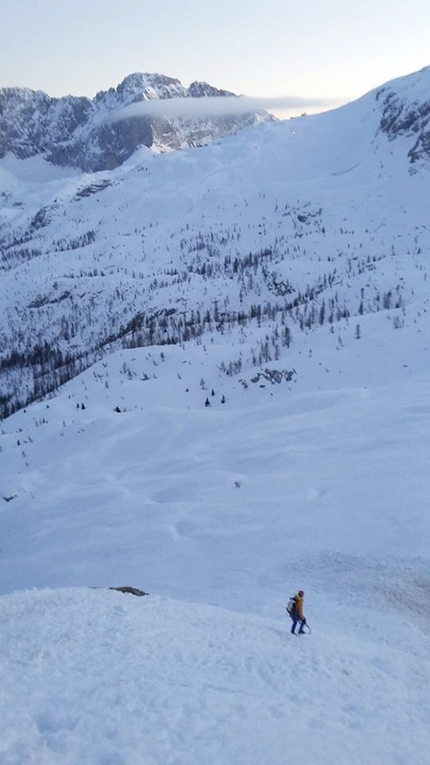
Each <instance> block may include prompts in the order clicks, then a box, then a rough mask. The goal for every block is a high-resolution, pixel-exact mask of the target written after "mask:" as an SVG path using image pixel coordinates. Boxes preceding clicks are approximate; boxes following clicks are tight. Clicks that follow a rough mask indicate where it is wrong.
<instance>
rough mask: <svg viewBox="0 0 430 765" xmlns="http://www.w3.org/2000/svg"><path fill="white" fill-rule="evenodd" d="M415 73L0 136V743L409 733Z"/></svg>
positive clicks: (24, 746)
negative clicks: (53, 141)
mask: <svg viewBox="0 0 430 765" xmlns="http://www.w3.org/2000/svg"><path fill="white" fill-rule="evenodd" d="M429 92H430V70H429V69H425V70H423V71H422V72H419V73H417V74H414V75H411V76H409V77H406V78H402V79H401V80H397V81H395V82H392V83H388V84H387V85H385V86H383V88H380V89H378V90H376V91H374V92H372V93H370V94H368V95H366V96H364V97H363V98H362V99H360V100H359V101H357V102H355V103H352V104H349V105H348V106H346V107H344V108H342V109H339V110H336V111H333V112H329V113H327V114H323V115H319V116H315V117H304V118H300V119H295V120H290V121H288V122H285V123H274V124H267V125H263V126H259V127H254V128H251V129H249V130H246V131H243V132H241V133H240V134H237V135H235V136H234V137H229V138H227V139H225V140H223V141H221V142H217V143H216V144H212V145H210V146H207V147H204V148H200V149H198V150H194V149H190V150H186V151H183V152H176V153H172V154H169V155H164V156H160V155H154V153H153V152H151V151H150V150H149V149H141V150H139V151H138V152H137V153H135V154H134V155H133V156H132V157H131V158H130V159H129V160H128V161H127V162H126V163H124V164H123V166H122V167H120V168H117V169H116V170H115V171H112V172H107V171H103V172H101V173H96V174H82V173H80V172H76V171H70V170H67V171H65V170H63V169H61V168H58V167H54V166H52V165H49V164H48V163H46V162H45V161H44V160H43V159H42V158H41V157H33V158H27V159H25V160H18V159H16V158H14V157H12V156H10V155H8V157H6V158H5V159H3V160H2V161H1V167H0V193H1V203H2V207H1V212H0V215H1V225H2V237H3V241H2V269H3V270H2V276H1V279H2V292H1V303H0V309H1V314H0V331H1V335H0V343H1V351H2V363H1V367H2V369H1V371H2V378H1V385H2V389H1V390H2V396H3V399H2V403H3V407H4V414H8V413H9V412H10V410H11V409H12V408H14V407H20V410H19V411H16V412H15V413H14V414H12V415H10V416H8V417H6V419H4V421H3V422H2V425H1V436H0V439H1V440H0V593H1V597H0V623H1V625H2V627H1V629H0V675H1V677H2V690H3V694H2V696H1V699H0V721H1V722H0V762H1V765H17V763H24V762H25V763H26V765H27V764H28V765H65V763H70V765H75V763H77V762H79V763H81V762H88V763H91V765H107V763H115V765H117V764H118V765H141V764H142V763H145V765H146V763H148V765H149V763H151V764H152V763H154V765H155V763H163V765H202V763H211V765H212V763H222V764H223V765H236V763H246V765H261V763H270V765H286V763H289V762H290V761H291V762H292V761H293V760H294V761H295V760H296V759H297V757H302V758H303V759H305V760H307V761H309V762H310V763H316V764H317V765H333V763H345V765H346V764H347V765H362V763H363V762H365V763H366V765H393V763H398V764H399V765H400V764H401V763H402V764H403V763H413V764H414V765H426V764H427V760H428V751H429V745H430V734H429V725H428V719H429V715H430V705H429V694H428V681H429V677H430V651H429V639H428V638H429V634H430V621H429V620H430V611H429V599H428V595H429V592H430V561H429V551H428V539H429V533H430V526H429V513H428V495H429V481H428V454H429V448H430V443H429V434H430V406H429V401H428V398H429V395H428V391H429V385H430V370H429V363H428V353H429V349H428V339H429V336H430V311H429V286H428V263H429V259H428V256H429V251H430V231H429V227H428V216H429V206H428V199H429V187H430V166H429V159H428V156H427V153H426V151H425V145H426V130H427V127H426V124H425V121H426V116H425V111H426V108H427V107H426V104H427V103H428V94H429ZM390 110H392V111H391V113H390V119H388V115H389V112H390ZM408 115H409V117H408ZM79 370H82V371H81V373H80V374H77V373H78V372H79ZM62 381H67V382H66V383H65V384H64V385H62V386H61V387H60V388H58V387H57V386H58V384H59V383H61V382H62ZM48 391H51V393H49V394H48V395H47V396H46V397H45V398H44V399H41V400H39V401H36V402H34V403H32V404H31V405H28V406H27V405H25V404H26V402H28V400H30V399H32V398H34V397H35V396H36V397H37V396H40V395H41V394H43V393H47V392H48ZM121 585H130V586H133V587H138V588H140V589H142V590H145V591H146V592H149V593H150V594H149V595H148V596H147V597H142V598H134V597H133V596H132V595H126V594H122V593H120V592H116V591H112V590H110V589H109V588H110V587H118V586H121ZM301 587H302V588H303V589H304V590H305V593H306V594H305V615H306V617H307V619H308V622H309V624H310V626H311V627H312V634H311V635H307V636H306V637H303V638H298V637H293V636H292V635H291V634H290V632H289V630H290V623H289V621H288V620H286V615H285V610H284V604H285V602H286V600H287V599H288V597H289V596H290V595H292V594H293V593H294V592H295V591H297V590H298V589H299V588H301Z"/></svg>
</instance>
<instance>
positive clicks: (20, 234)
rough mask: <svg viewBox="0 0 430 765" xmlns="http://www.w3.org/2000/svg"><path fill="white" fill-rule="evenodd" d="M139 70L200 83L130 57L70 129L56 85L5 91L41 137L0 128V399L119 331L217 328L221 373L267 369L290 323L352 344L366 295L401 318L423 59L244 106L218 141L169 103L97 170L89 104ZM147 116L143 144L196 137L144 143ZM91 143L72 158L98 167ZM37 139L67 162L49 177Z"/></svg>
mask: <svg viewBox="0 0 430 765" xmlns="http://www.w3.org/2000/svg"><path fill="white" fill-rule="evenodd" d="M150 77H153V78H155V77H156V78H157V80H156V81H155V79H154V80H152V81H151V82H152V87H153V88H158V90H157V93H158V97H159V98H167V97H169V98H172V97H175V96H177V95H182V96H184V97H187V98H188V97H190V96H191V97H193V93H192V92H191V91H192V90H193V88H194V90H195V91H196V92H195V93H194V96H195V97H204V96H205V94H206V95H213V93H212V91H210V90H207V88H209V86H203V85H202V84H200V85H199V86H198V85H197V84H194V86H191V87H190V88H189V89H188V91H187V92H186V93H184V92H183V91H181V88H182V86H181V85H180V83H179V82H178V81H177V80H171V79H170V78H162V77H159V76H155V75H133V76H131V77H130V78H127V79H126V80H125V81H124V83H122V85H121V86H119V87H118V88H117V89H116V90H111V91H108V92H107V93H102V94H98V96H97V97H96V98H95V99H94V101H92V102H88V103H89V104H90V105H88V103H87V100H85V99H84V100H83V101H84V102H85V103H82V104H81V105H80V107H79V109H78V113H79V114H81V113H82V114H83V115H84V116H85V115H86V116H85V120H84V123H83V122H81V123H80V127H79V129H78V127H77V122H76V120H77V117H76V115H75V116H74V117H73V116H72V115H73V114H74V109H75V106H76V108H78V107H77V105H76V104H74V102H73V100H72V101H71V102H69V107H68V108H67V109H66V111H65V114H67V115H68V119H66V118H64V120H60V122H61V124H63V121H64V125H65V126H66V127H67V126H69V127H68V128H67V129H68V130H69V133H68V135H69V138H67V140H66V138H65V133H64V132H61V131H60V128H59V123H58V124H57V122H54V123H50V122H49V119H50V115H51V117H52V115H53V114H54V113H55V114H56V115H57V118H58V119H59V115H61V114H63V106H64V104H63V101H62V100H61V99H60V100H59V101H58V102H57V104H56V109H55V110H54V109H53V110H52V111H51V106H50V104H51V101H50V100H49V99H48V102H46V101H45V99H47V98H48V97H47V96H44V94H34V93H32V92H31V91H13V93H12V96H11V95H10V93H9V95H8V97H11V98H12V100H11V101H10V103H9V106H8V107H7V109H5V108H3V117H2V119H3V120H5V119H11V116H10V115H12V114H18V115H20V119H21V117H22V115H23V114H24V112H25V109H24V108H23V107H22V108H23V111H22V112H21V111H20V109H21V106H22V103H25V99H28V113H29V115H30V116H31V115H33V116H34V113H35V111H34V110H35V108H36V106H35V104H38V106H37V108H38V109H39V111H40V114H42V113H43V120H42V117H40V120H41V122H40V125H39V129H40V131H42V127H41V125H42V126H43V130H44V131H45V136H46V142H45V144H43V146H42V149H43V156H39V155H38V154H37V152H39V151H40V150H41V149H40V147H41V144H40V142H39V144H38V140H39V138H38V137H37V136H39V133H38V134H37V135H36V134H35V133H34V131H35V127H34V125H35V124H36V122H37V121H36V122H34V124H33V123H32V121H31V119H30V120H29V122H28V124H27V126H26V127H24V125H22V129H21V128H19V129H18V127H17V125H18V126H19V125H21V123H20V122H19V120H18V122H17V123H16V124H15V132H14V128H13V124H12V122H11V123H9V122H8V127H7V129H5V128H4V127H3V128H2V133H1V135H2V138H1V141H3V143H2V147H3V149H2V151H6V148H5V147H6V143H5V142H6V139H7V140H8V141H9V142H10V141H12V143H9V144H7V145H8V147H9V148H8V149H7V156H5V157H4V159H3V160H0V184H1V185H0V195H1V196H0V223H1V240H0V258H1V260H0V267H1V280H2V299H1V302H0V412H1V416H2V417H5V416H8V415H9V414H11V413H12V412H13V411H15V410H16V409H18V408H20V407H22V406H25V405H26V404H27V403H29V402H30V401H33V400H35V399H39V398H41V397H43V396H46V395H47V394H50V393H52V392H54V391H55V390H56V388H58V386H60V385H62V384H63V383H64V382H66V381H67V380H69V379H70V378H71V377H74V376H75V375H77V374H78V373H79V372H81V371H82V370H84V369H85V368H87V367H88V366H89V365H91V364H93V363H94V362H95V361H98V360H99V359H100V358H101V357H102V356H103V355H104V354H106V353H110V352H112V351H114V350H117V349H119V348H135V347H140V346H150V345H168V344H178V343H180V344H186V343H206V344H207V343H208V342H210V339H211V338H214V337H216V338H217V340H219V341H220V342H222V343H224V344H225V346H226V358H225V361H223V363H221V364H220V366H219V370H220V374H226V375H229V376H232V375H235V374H238V373H239V372H240V373H241V374H242V375H243V374H245V375H246V374H247V375H248V379H260V378H259V375H260V376H263V377H264V379H270V380H273V379H275V378H276V376H277V375H276V370H274V369H272V370H271V369H270V368H269V369H268V366H267V365H269V367H270V364H272V363H273V365H274V366H276V368H278V369H279V368H283V369H291V365H289V363H288V356H289V353H290V348H291V346H292V345H293V346H295V347H296V348H300V342H301V340H300V338H301V337H304V335H307V334H309V333H315V343H316V344H317V343H318V332H320V331H323V332H327V331H329V332H331V333H332V334H333V335H334V336H335V338H336V342H337V347H338V348H339V350H341V349H342V347H343V339H342V338H343V333H344V332H345V331H346V330H345V327H347V326H348V325H349V324H351V331H352V332H353V336H354V337H355V338H356V339H357V340H359V339H360V340H363V342H365V336H364V337H363V332H362V326H361V324H362V321H363V318H362V317H364V316H365V315H366V314H370V313H377V312H386V314H387V318H388V319H390V321H391V322H392V326H393V328H394V329H400V328H401V327H402V325H403V323H404V321H405V320H407V311H408V306H410V305H412V304H413V300H414V297H413V286H412V274H416V272H417V269H421V270H423V274H422V276H423V280H425V279H426V272H425V268H424V266H423V264H422V253H423V252H425V251H427V250H428V249H429V245H430V238H429V232H428V229H427V228H426V226H425V225H423V214H424V206H425V200H426V199H428V183H429V151H428V147H429V145H430V144H429V138H428V136H429V131H428V121H429V119H430V106H429V102H428V98H427V93H428V92H429V89H430V70H429V69H425V70H423V71H422V72H419V73H417V74H415V75H410V77H407V78H403V79H401V80H398V81H395V82H394V83H390V84H388V85H386V86H384V87H383V88H380V89H378V90H376V91H374V92H372V93H370V94H368V95H367V96H365V97H363V98H362V99H360V100H359V101H357V102H354V103H352V104H349V105H347V106H345V107H343V108H341V109H338V110H336V111H332V112H327V113H326V114H321V115H315V116H313V117H301V118H299V119H297V120H289V121H285V122H278V121H274V122H273V121H271V120H270V119H269V120H268V121H267V120H266V118H265V117H264V115H248V116H244V118H243V121H242V122H241V121H240V120H239V121H236V122H235V125H234V127H233V126H232V125H231V124H230V132H233V133H235V135H233V136H230V137H227V138H224V139H223V140H222V141H220V140H214V139H218V138H219V137H220V133H219V132H218V129H215V128H214V127H213V124H212V123H211V121H203V120H200V121H198V122H197V123H189V124H187V125H184V123H183V122H181V121H179V122H175V121H173V122H172V123H171V126H170V127H171V128H172V130H173V133H171V132H170V128H169V130H167V129H166V126H164V127H163V126H161V125H160V124H158V125H157V126H154V125H152V126H151V130H152V139H151V140H152V143H151V142H150V143H149V144H146V149H144V150H140V151H138V152H137V153H136V154H135V155H134V156H133V159H132V160H131V161H129V162H127V163H126V165H122V166H121V165H120V162H121V161H122V160H123V159H124V158H125V155H126V154H127V152H131V153H132V152H134V151H135V149H136V145H135V144H133V143H131V144H130V145H129V148H128V149H127V152H125V154H124V155H122V154H116V155H115V159H112V166H113V167H114V169H112V170H109V169H106V166H108V165H109V162H107V160H106V157H107V156H108V154H109V151H110V149H109V151H108V149H106V152H107V153H106V154H104V153H103V151H100V147H101V144H100V141H99V139H98V138H97V140H96V138H95V137H94V136H93V138H94V140H93V139H91V140H89V138H88V136H89V135H90V134H89V133H88V134H87V133H86V132H85V131H86V130H87V128H88V129H90V128H91V130H92V129H93V128H92V127H91V125H92V126H93V127H94V126H95V124H96V122H97V120H96V118H95V111H94V110H95V109H97V108H101V105H103V109H104V110H105V112H106V113H107V112H108V111H109V109H114V107H115V108H118V105H124V104H127V103H129V102H131V101H132V100H133V99H134V100H136V98H137V96H136V93H137V92H139V93H140V96H142V92H143V91H142V88H143V81H144V82H145V86H147V85H148V78H150ZM139 88H140V90H139ZM217 92H218V93H219V94H222V95H225V91H217ZM130 93H131V94H132V95H131V96H130V100H128V99H129V95H130ZM187 94H188V95H187ZM2 98H3V99H4V98H5V91H3V92H2ZM14 99H15V100H14ZM20 99H24V101H23V102H22V103H21V101H20ZM18 102H19V103H21V106H19V108H18V106H17V108H16V110H15V111H14V110H13V109H12V107H11V104H13V103H15V104H17V103H18ZM2 103H3V106H4V102H2ZM42 105H44V106H43V108H42ZM7 115H9V117H7ZM40 120H39V121H40ZM92 120H93V121H92ZM265 120H266V123H267V124H263V125H260V124H257V123H259V122H261V121H263V122H264V121H265ZM250 121H251V123H252V124H253V127H252V129H250V130H242V129H241V128H243V127H246V126H247V125H249V124H250ZM3 124H4V123H3ZM118 124H121V123H118ZM220 124H221V123H220ZM32 125H33V127H32ZM73 125H75V128H76V129H74V130H72V129H71V126H72V127H73ZM84 128H85V129H84ZM64 129H66V128H64ZM142 129H143V128H142ZM220 129H221V128H220ZM224 129H225V124H224V128H223V130H224ZM154 130H158V131H159V132H158V133H157V135H158V138H157V141H158V145H160V144H159V142H160V141H161V136H162V135H163V136H164V139H165V141H168V140H170V139H171V138H172V135H173V134H175V135H176V136H180V140H179V138H178V141H177V142H176V144H175V147H176V148H177V147H178V146H180V147H181V148H183V147H187V146H190V144H191V142H192V141H191V139H190V138H189V137H190V136H191V135H194V136H195V135H196V132H195V131H197V130H198V131H203V132H201V135H203V134H204V135H205V136H206V138H205V141H204V142H206V143H208V142H209V139H210V140H211V141H212V144H211V145H208V146H206V147H205V148H201V149H197V148H196V149H192V150H188V151H180V152H172V151H170V153H168V154H165V155H163V156H159V155H157V153H156V152H155V145H154V135H155V133H154ZM163 130H164V133H163ZM187 130H188V133H187V132H186V131H187ZM70 131H71V132H70ZM72 134H73V135H72ZM100 135H101V134H100ZM185 135H188V138H187V139H186V140H185V139H184V136H185ZM5 136H6V137H5ZM70 136H72V137H71V138H70ZM79 136H80V138H79V141H81V143H80V144H79V141H78V142H76V141H77V138H78V137H79ZM39 137H40V136H39ZM36 139H37V140H36ZM48 139H49V140H48ZM54 139H55V140H54ZM164 139H163V140H164ZM40 140H41V139H40ZM175 140H176V139H175ZM193 140H194V139H193ZM196 143H197V142H196ZM72 145H73V147H74V148H73V149H72V148H71V147H72ZM78 145H80V146H81V148H82V150H83V151H84V150H85V152H87V153H86V154H85V156H86V159H85V161H84V160H82V161H81V159H79V161H78V154H76V153H75V151H77V149H76V147H77V146H78ZM12 146H13V148H11V147H12ZM55 146H56V147H57V149H58V152H60V149H61V150H64V152H63V153H62V154H61V152H60V153H59V154H58V155H57V154H56V153H55ZM104 146H105V147H106V146H107V144H106V145H105V144H104ZM167 146H168V144H167V143H165V144H164V148H166V147H167ZM172 146H173V144H172ZM172 146H170V148H172ZM133 147H134V148H133ZM88 152H90V154H88ZM12 153H15V157H13V158H12V159H11V156H12ZM90 155H91V157H92V159H91V161H90V160H89V159H88V157H89V156H90ZM80 156H81V158H82V156H83V155H80ZM102 156H104V159H103V163H104V164H103V168H104V169H103V171H102V172H98V173H94V174H88V173H87V174H82V172H81V171H80V170H76V167H77V166H78V167H79V168H81V167H91V168H92V169H95V168H97V167H99V164H98V163H99V162H101V157H102ZM111 156H113V155H111ZM129 156H130V155H129ZM55 157H57V159H58V157H61V161H60V164H67V163H70V165H72V166H73V167H74V168H75V170H74V171H71V170H69V169H68V170H67V172H64V173H62V174H61V173H60V175H58V173H59V171H58V168H55V167H53V165H52V163H53V162H54V161H57V160H56V159H55ZM18 158H19V159H18ZM47 160H49V164H48V163H47ZM88 162H89V165H86V164H85V163H88ZM106 162H107V164H106ZM35 163H36V164H35ZM42 165H43V172H42V171H41V166H42ZM118 165H119V166H118ZM28 168H30V169H31V172H32V175H31V177H29V176H26V173H29V169H28ZM48 171H49V172H48ZM38 173H39V176H40V177H38V176H37V174H38ZM49 173H51V175H49ZM426 194H427V196H426ZM414 278H415V277H414ZM348 331H349V330H348ZM275 362H276V364H275ZM298 374H300V369H299V370H298ZM281 377H282V376H281ZM282 379H284V378H282ZM285 379H286V378H285Z"/></svg>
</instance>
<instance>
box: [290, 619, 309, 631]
mask: <svg viewBox="0 0 430 765" xmlns="http://www.w3.org/2000/svg"><path fill="white" fill-rule="evenodd" d="M298 624H300V629H299V635H300V634H303V632H304V629H303V627H304V626H305V624H306V622H305V620H304V619H301V618H300V616H295V617H294V619H293V624H292V626H291V632H292V633H293V635H294V633H295V631H296V627H297V625H298Z"/></svg>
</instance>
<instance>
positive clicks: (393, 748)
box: [0, 589, 430, 765]
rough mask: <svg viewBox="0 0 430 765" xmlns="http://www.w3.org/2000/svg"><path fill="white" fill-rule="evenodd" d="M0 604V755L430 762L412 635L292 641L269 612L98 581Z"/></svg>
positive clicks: (424, 653)
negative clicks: (121, 589) (93, 586)
mask: <svg viewBox="0 0 430 765" xmlns="http://www.w3.org/2000/svg"><path fill="white" fill-rule="evenodd" d="M0 607H1V618H2V623H3V624H4V625H5V626H4V629H2V643H1V649H2V650H1V654H0V664H1V671H2V677H3V681H2V696H3V698H4V701H3V703H2V707H1V729H2V737H1V743H0V756H1V762H2V765H3V764H4V765H12V763H13V765H15V764H16V763H24V762H25V763H29V765H36V764H37V765H40V764H41V763H64V765H75V763H78V762H79V763H85V764H86V763H88V764H89V763H94V764H95V765H99V764H100V765H102V763H103V765H107V763H112V764H113V763H115V765H141V763H145V764H146V763H147V764H148V765H155V764H157V765H161V763H163V764H164V765H173V764H174V763H175V764H178V765H179V764H180V765H185V763H187V764H188V763H212V762H217V763H236V762H241V763H261V762H267V763H273V764H274V765H285V764H286V763H293V762H295V761H296V760H297V756H298V754H299V755H300V756H301V757H303V758H304V759H307V760H308V761H310V762H315V763H321V765H326V764H327V765H328V764H329V763H330V765H331V763H333V762H342V763H344V762H345V763H346V762H348V763H351V765H355V764H357V765H358V764H359V763H362V762H363V761H364V760H363V757H364V758H365V761H366V762H371V763H408V762H411V761H413V762H414V763H417V765H418V763H425V762H426V761H427V760H426V757H427V754H426V749H427V747H428V717H429V713H430V708H429V707H430V702H429V696H428V675H427V674H426V672H427V671H428V668H429V667H428V650H427V646H426V642H427V641H426V640H424V638H423V636H421V639H419V638H418V636H415V640H414V650H413V651H411V650H410V646H408V645H407V644H406V645H404V646H403V647H402V646H401V645H398V646H396V647H394V646H393V641H391V640H389V639H388V640H384V639H383V638H382V637H379V638H378V639H376V638H375V635H372V633H371V632H370V633H369V634H368V635H367V636H366V634H362V635H360V639H359V640H358V639H357V636H354V635H352V634H349V635H345V634H344V633H343V631H341V633H340V634H339V630H338V629H337V628H336V626H335V625H334V624H333V625H331V626H329V625H325V626H324V627H323V628H322V629H321V627H319V628H318V632H317V633H314V634H313V635H312V636H311V637H310V638H306V637H303V638H293V637H291V640H289V639H287V638H286V635H285V625H284V624H283V623H282V621H281V620H280V619H279V618H278V619H275V618H273V617H272V618H268V617H264V618H263V617H260V616H256V615H252V614H248V615H244V614H238V613H233V612H231V611H226V610H223V609H219V608H214V607H210V606H205V605H191V604H188V603H187V604H185V603H180V602H177V601H172V600H169V599H167V598H162V597H158V596H151V597H148V598H134V597H133V596H132V595H122V594H121V593H117V592H106V591H103V590H82V589H75V590H40V591H36V592H23V593H16V594H13V595H8V596H4V597H3V598H2V600H1V603H0ZM11 625H13V628H12V627H11ZM405 637H406V635H405ZM11 699H13V700H14V704H13V705H11V704H10V700H11Z"/></svg>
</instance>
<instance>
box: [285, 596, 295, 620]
mask: <svg viewBox="0 0 430 765" xmlns="http://www.w3.org/2000/svg"><path fill="white" fill-rule="evenodd" d="M286 609H287V613H288V615H289V616H291V618H292V619H295V617H296V614H297V601H296V597H295V596H293V597H292V598H290V599H289V601H288V605H287V606H286Z"/></svg>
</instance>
